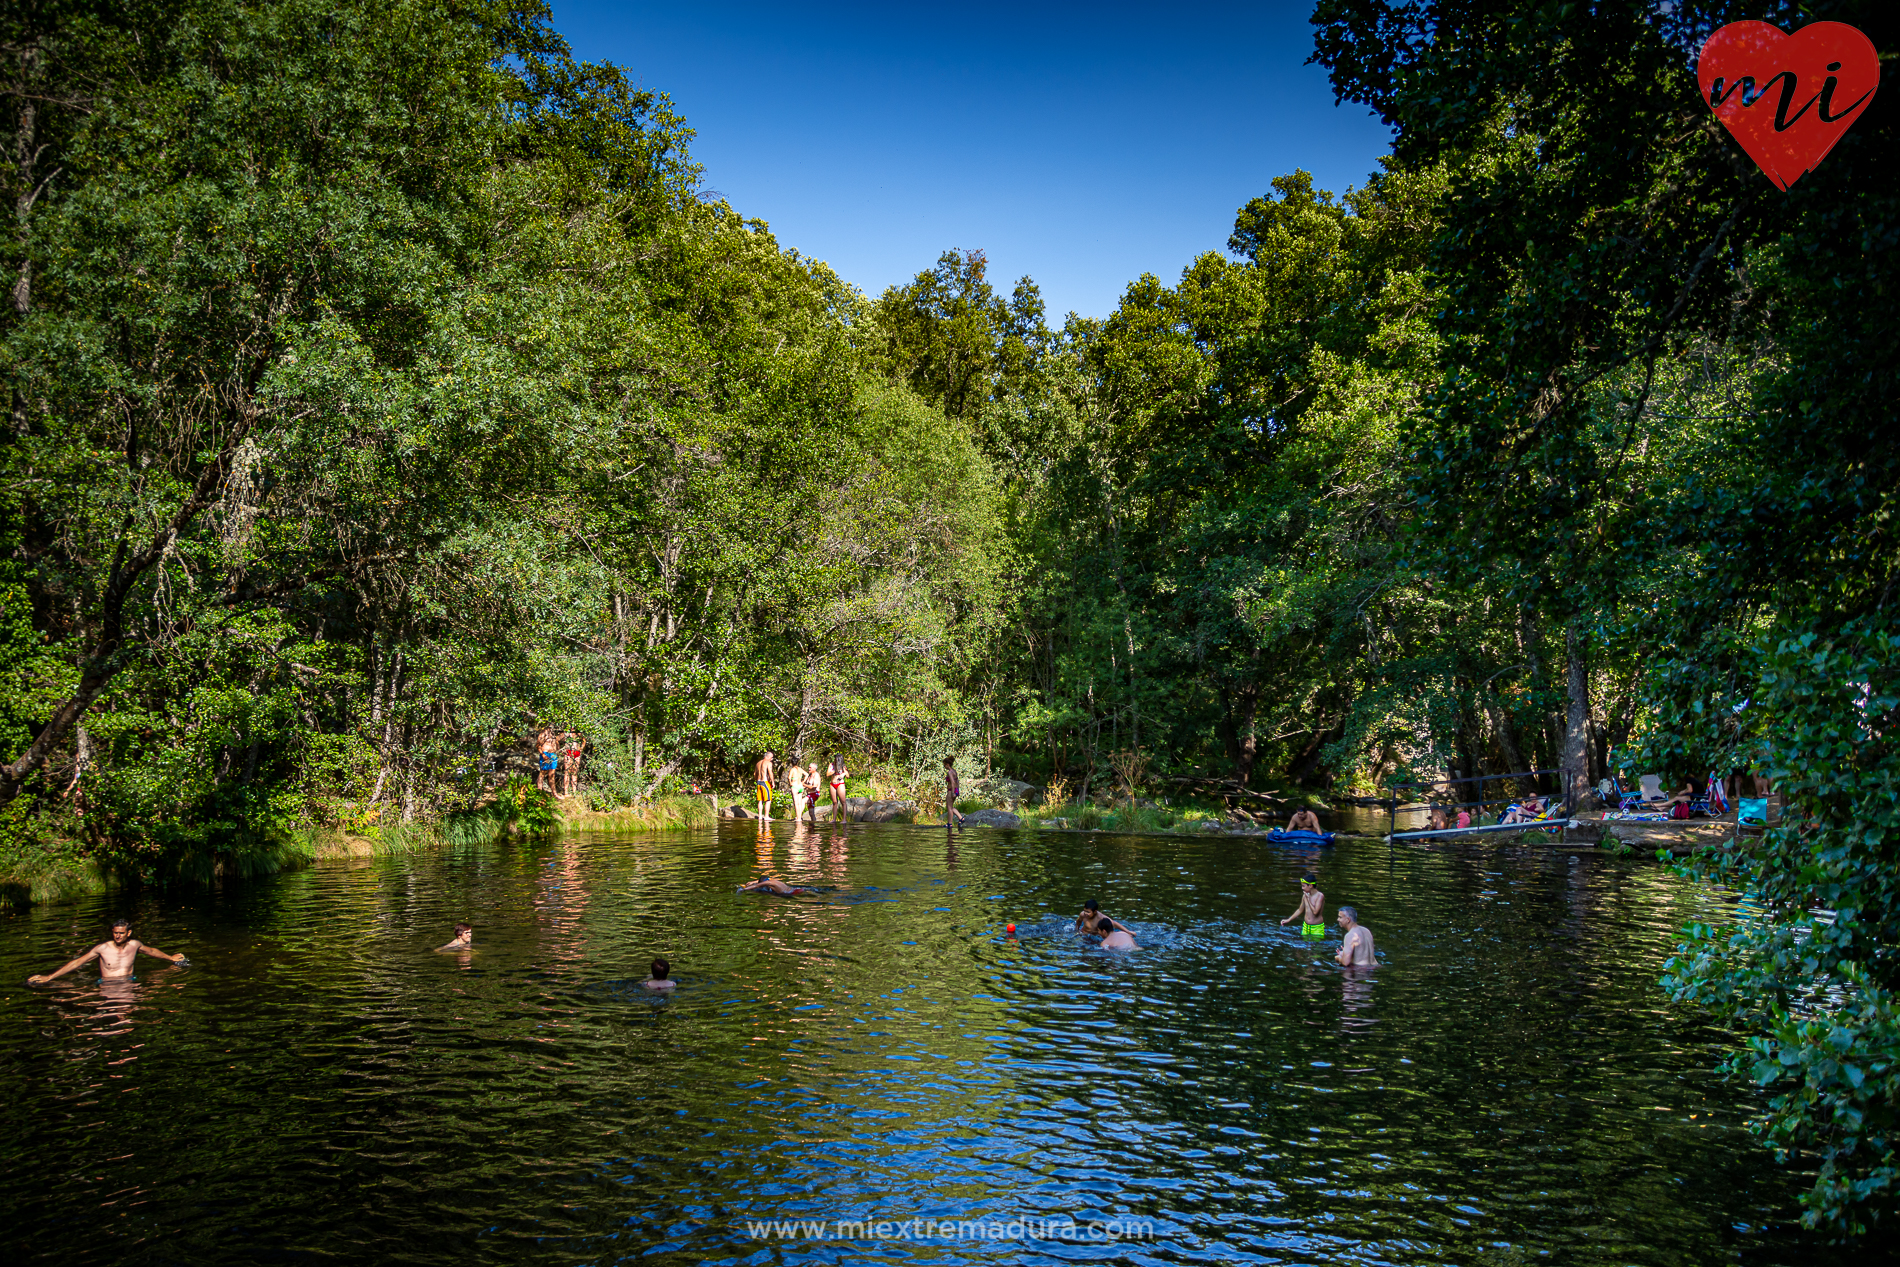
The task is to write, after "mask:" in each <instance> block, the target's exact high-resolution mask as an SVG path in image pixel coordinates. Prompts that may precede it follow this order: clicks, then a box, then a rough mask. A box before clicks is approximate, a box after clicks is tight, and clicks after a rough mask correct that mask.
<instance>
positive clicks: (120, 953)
mask: <svg viewBox="0 0 1900 1267" xmlns="http://www.w3.org/2000/svg"><path fill="white" fill-rule="evenodd" d="M140 955H150V956H151V957H152V958H154V959H163V960H165V962H167V963H182V964H189V963H190V962H191V961H190V960H189V959H187V958H185V957H184V956H183V955H168V954H166V953H165V952H164V951H162V950H160V949H159V948H158V947H157V946H148V945H146V944H145V943H144V942H142V941H138V940H136V939H134V938H133V936H132V922H131V921H130V920H123V919H122V920H116V921H114V922H113V925H112V940H111V941H102V942H100V943H99V944H98V945H97V946H94V947H93V948H92V949H91V950H88V951H87V952H86V953H85V954H83V955H81V956H79V958H77V959H75V960H73V961H72V962H71V963H69V964H67V965H66V966H64V967H63V968H57V969H55V970H54V971H52V972H42V973H35V974H34V975H33V976H30V977H28V978H27V979H26V983H27V984H28V985H45V984H46V983H47V982H48V981H51V980H52V979H53V978H55V977H63V976H65V975H66V974H67V973H69V972H71V971H72V970H73V969H74V968H79V967H83V966H85V965H86V964H89V963H91V962H92V961H93V960H95V959H97V960H98V961H99V979H100V980H101V981H111V980H123V979H125V978H127V977H130V976H131V975H132V969H133V967H134V965H135V963H136V961H137V959H138V957H139V956H140Z"/></svg>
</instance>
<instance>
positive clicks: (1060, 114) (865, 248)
mask: <svg viewBox="0 0 1900 1267" xmlns="http://www.w3.org/2000/svg"><path fill="white" fill-rule="evenodd" d="M553 8H554V21H555V26H556V28H557V29H559V30H560V31H561V33H562V34H563V35H565V36H566V37H567V39H568V41H569V42H570V43H571V44H572V45H573V47H574V50H575V52H576V53H577V54H579V55H580V56H582V57H585V58H587V59H589V60H593V61H613V62H617V63H619V64H620V65H622V66H624V67H626V68H627V69H628V70H629V71H630V72H631V73H632V75H633V76H634V78H636V79H637V80H638V81H640V82H641V83H642V84H643V85H645V86H646V87H649V88H653V89H657V90H659V91H662V92H665V93H667V94H668V95H670V96H671V97H672V99H673V101H674V103H675V105H676V107H677V108H678V109H679V111H680V112H681V113H682V114H684V115H685V117H686V120H687V122H688V123H689V124H690V125H691V126H692V127H694V128H695V129H697V131H698V133H699V135H698V138H697V140H696V141H695V142H694V155H695V157H696V158H697V159H698V160H699V161H700V162H701V163H702V164H704V165H705V169H706V175H705V183H706V186H707V187H708V188H710V189H714V190H717V191H719V192H720V193H721V194H723V195H725V197H726V198H727V199H728V200H730V201H731V203H732V205H733V206H734V207H735V208H736V209H737V210H739V211H740V212H741V213H743V214H745V215H748V216H756V217H758V218H759V219H762V220H765V221H768V222H769V223H770V224H771V226H772V231H773V233H774V234H776V235H777V237H778V239H779V241H780V242H781V243H782V244H784V245H786V246H790V247H796V248H797V249H798V250H799V251H801V252H803V253H805V254H807V255H810V256H813V257H815V258H817V259H821V260H824V261H826V262H827V263H829V264H830V265H831V266H832V268H834V269H836V270H837V271H838V273H839V274H840V275H841V276H842V277H844V278H845V279H846V280H847V281H850V282H852V283H854V284H856V285H857V286H859V287H860V288H862V289H863V290H865V291H866V292H867V293H869V294H872V295H875V294H877V293H879V292H880V291H882V290H883V289H884V287H885V286H887V285H891V284H894V283H902V282H904V281H906V280H907V279H909V278H910V277H911V276H912V275H914V274H915V273H917V272H918V271H919V270H921V269H924V268H928V267H929V266H930V265H931V264H933V263H934V262H935V261H936V259H937V256H938V255H939V254H941V253H942V252H943V251H944V250H946V249H949V248H952V247H957V248H971V247H979V248H982V249H983V250H984V251H986V252H987V253H988V255H989V258H990V268H991V271H990V278H991V281H992V282H995V283H998V284H999V285H1001V286H1002V287H1004V288H1007V286H1008V285H1009V284H1011V283H1013V282H1014V280H1015V279H1016V278H1017V277H1020V276H1022V275H1023V274H1025V273H1027V274H1030V275H1031V276H1033V277H1034V278H1035V279H1036V281H1037V283H1038V284H1039V285H1040V286H1041V287H1042V292H1043V297H1044V299H1045V301H1046V302H1047V303H1048V306H1049V311H1050V317H1051V320H1052V321H1054V322H1059V321H1060V319H1061V316H1062V314H1063V313H1064V312H1066V311H1069V310H1071V309H1073V310H1074V311H1076V312H1079V313H1081V314H1083V315H1084V316H1106V315H1107V314H1108V313H1109V312H1110V311H1112V310H1113V308H1114V306H1115V303H1116V301H1117V300H1118V299H1119V298H1120V295H1121V293H1122V290H1123V288H1124V287H1125V286H1126V285H1127V284H1128V283H1129V282H1130V281H1132V280H1133V279H1134V278H1136V277H1138V276H1139V275H1140V274H1142V273H1144V272H1151V273H1154V274H1156V275H1157V276H1159V277H1161V278H1162V279H1163V280H1164V281H1166V282H1170V283H1172V282H1174V281H1175V280H1176V279H1177V278H1178V277H1179V275H1180V272H1181V269H1182V267H1183V266H1184V265H1186V264H1187V263H1188V262H1189V261H1190V260H1192V259H1193V258H1194V256H1195V255H1197V254H1199V253H1200V252H1202V251H1206V250H1219V249H1222V248H1223V246H1224V244H1225V243H1226V241H1227V234H1228V232H1229V231H1230V230H1231V228H1232V226H1233V216H1234V211H1235V209H1236V208H1237V207H1239V206H1240V205H1241V204H1242V203H1244V202H1245V201H1246V200H1247V199H1249V198H1252V197H1254V196H1256V195H1258V194H1262V193H1265V192H1267V190H1268V185H1267V182H1268V181H1269V180H1271V179H1272V178H1273V177H1274V176H1276V175H1279V174H1281V173H1283V172H1289V171H1292V170H1293V169H1295V168H1299V167H1303V168H1305V169H1306V170H1308V171H1310V172H1312V173H1313V175H1314V179H1315V181H1316V182H1317V183H1318V184H1319V185H1321V186H1322V187H1325V188H1329V189H1334V190H1336V191H1343V190H1344V189H1345V188H1346V187H1347V186H1348V185H1357V184H1363V183H1364V182H1365V179H1366V176H1367V175H1368V174H1369V173H1370V172H1371V171H1373V170H1374V168H1375V166H1376V163H1377V160H1378V156H1379V155H1380V154H1382V153H1384V152H1385V150H1386V147H1387V143H1388V141H1389V134H1388V132H1387V130H1386V129H1385V127H1384V126H1383V125H1381V124H1380V123H1379V121H1378V120H1377V119H1375V118H1374V117H1372V115H1371V114H1370V113H1369V112H1367V111H1366V110H1364V109H1362V108H1360V107H1358V106H1354V105H1350V104H1348V105H1343V106H1335V105H1334V104H1333V94H1332V91H1331V89H1330V88H1329V87H1328V86H1327V83H1326V76H1325V73H1324V71H1322V70H1321V69H1320V68H1319V67H1317V66H1307V65H1304V64H1303V63H1304V62H1305V61H1306V59H1307V57H1308V56H1309V55H1310V54H1311V52H1312V45H1313V39H1312V28H1311V27H1310V26H1309V25H1308V21H1307V19H1308V16H1309V14H1310V13H1311V10H1312V5H1311V3H1310V2H1308V3H1278V2H1270V3H1261V4H1253V5H1245V6H1239V5H1236V6H1227V5H1218V6H1206V7H1198V8H1195V7H1187V6H1143V7H1137V6H1117V5H1110V4H1105V5H1098V6H1092V7H1086V8H1085V7H1073V6H1069V5H1031V4H959V5H948V4H942V5H938V4H910V5H895V6H868V5H856V4H824V5H812V6H807V7H803V8H793V7H788V6H775V5H760V4H749V3H739V2H735V3H727V4H720V5H682V4H677V3H675V4H670V5H651V4H644V3H619V4H615V3H609V2H606V0H554V5H553Z"/></svg>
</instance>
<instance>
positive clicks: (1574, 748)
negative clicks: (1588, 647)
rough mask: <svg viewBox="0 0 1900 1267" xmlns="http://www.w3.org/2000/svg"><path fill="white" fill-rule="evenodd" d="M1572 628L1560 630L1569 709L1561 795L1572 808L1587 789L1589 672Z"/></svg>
mask: <svg viewBox="0 0 1900 1267" xmlns="http://www.w3.org/2000/svg"><path fill="white" fill-rule="evenodd" d="M1583 653H1584V641H1583V639H1582V638H1579V637H1578V636H1577V630H1576V627H1575V626H1574V625H1573V626H1572V627H1571V628H1569V629H1567V630H1565V631H1564V667H1565V674H1564V677H1565V679H1566V685H1567V687H1568V693H1569V696H1570V709H1569V713H1568V715H1567V716H1566V718H1565V722H1566V724H1565V726H1564V751H1563V768H1564V784H1565V786H1564V794H1565V795H1566V796H1568V797H1569V798H1570V805H1571V807H1572V808H1575V807H1576V806H1577V805H1579V804H1581V803H1582V798H1583V795H1584V793H1585V792H1587V791H1588V790H1589V787H1590V673H1589V668H1588V666H1587V665H1586V664H1585V663H1584V658H1583Z"/></svg>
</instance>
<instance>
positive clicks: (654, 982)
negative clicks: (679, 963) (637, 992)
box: [640, 959, 679, 990]
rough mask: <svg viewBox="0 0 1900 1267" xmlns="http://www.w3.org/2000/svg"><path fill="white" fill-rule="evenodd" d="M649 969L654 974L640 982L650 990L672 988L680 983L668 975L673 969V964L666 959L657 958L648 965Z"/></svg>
mask: <svg viewBox="0 0 1900 1267" xmlns="http://www.w3.org/2000/svg"><path fill="white" fill-rule="evenodd" d="M647 970H648V971H649V972H651V973H652V974H653V975H652V976H650V977H648V978H647V979H646V980H645V981H642V982H641V983H640V984H641V985H643V986H645V987H646V988H647V989H649V990H671V989H673V988H675V987H676V986H678V985H679V982H677V981H675V980H673V978H672V977H671V976H669V975H668V974H669V973H671V972H672V971H673V965H672V964H670V963H668V962H667V961H666V960H664V959H655V960H654V961H653V962H652V963H650V964H648V965H647Z"/></svg>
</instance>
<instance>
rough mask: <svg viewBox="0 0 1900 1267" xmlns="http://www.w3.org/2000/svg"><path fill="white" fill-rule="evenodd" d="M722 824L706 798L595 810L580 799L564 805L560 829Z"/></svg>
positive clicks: (667, 828) (646, 828)
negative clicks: (587, 806)
mask: <svg viewBox="0 0 1900 1267" xmlns="http://www.w3.org/2000/svg"><path fill="white" fill-rule="evenodd" d="M717 821H718V819H717V818H715V817H714V816H713V808H712V803H711V802H710V801H708V800H707V799H706V798H705V797H703V796H663V797H661V798H660V799H659V800H656V801H649V802H647V803H645V804H642V805H628V806H624V807H622V808H620V809H616V810H607V811H604V812H603V811H599V810H591V809H588V808H586V805H585V802H584V801H582V800H581V799H580V798H578V797H576V798H574V799H572V800H569V801H566V802H564V803H563V804H562V806H561V822H560V829H561V830H562V831H563V832H570V831H682V830H686V829H689V828H696V827H711V826H712V825H713V824H714V823H716V822H717Z"/></svg>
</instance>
